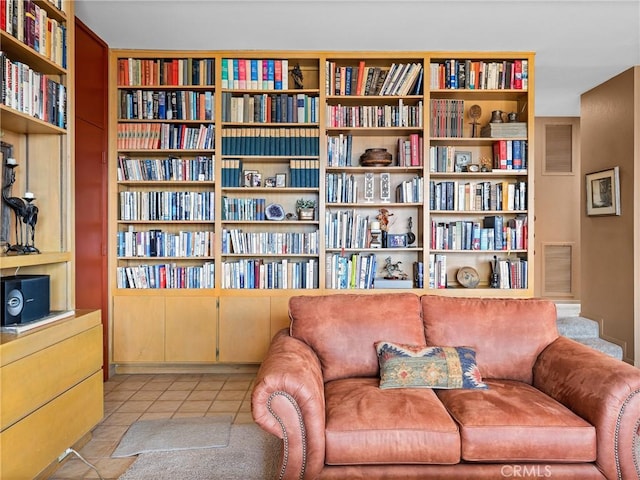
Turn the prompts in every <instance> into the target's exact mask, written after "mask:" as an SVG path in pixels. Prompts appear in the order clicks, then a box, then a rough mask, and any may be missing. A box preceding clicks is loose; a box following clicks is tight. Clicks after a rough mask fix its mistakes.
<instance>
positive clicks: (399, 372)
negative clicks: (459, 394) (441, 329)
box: [375, 342, 488, 389]
mask: <svg viewBox="0 0 640 480" xmlns="http://www.w3.org/2000/svg"><path fill="white" fill-rule="evenodd" d="M375 348H376V352H377V353H378V363H379V364H380V388H383V389H385V388H447V389H451V388H481V389H486V388H488V387H487V385H486V384H485V383H484V382H483V381H482V376H481V375H480V370H479V369H478V365H477V364H476V352H475V351H474V350H472V349H471V348H469V347H425V346H422V345H404V344H399V343H392V342H376V344H375Z"/></svg>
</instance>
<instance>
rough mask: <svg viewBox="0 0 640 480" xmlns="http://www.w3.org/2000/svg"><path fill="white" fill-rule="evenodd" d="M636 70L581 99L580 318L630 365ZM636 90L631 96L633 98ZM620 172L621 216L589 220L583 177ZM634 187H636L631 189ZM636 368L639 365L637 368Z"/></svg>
mask: <svg viewBox="0 0 640 480" xmlns="http://www.w3.org/2000/svg"><path fill="white" fill-rule="evenodd" d="M639 69H640V67H634V68H631V69H629V70H626V71H625V72H623V73H621V74H619V75H617V76H615V77H613V78H611V79H610V80H608V81H606V82H604V83H603V84H601V85H599V86H597V87H595V88H593V89H592V90H589V91H588V92H586V93H584V94H583V95H582V97H581V114H580V116H581V125H580V128H581V170H582V178H583V185H582V194H581V203H582V207H581V215H582V220H581V250H582V255H581V257H582V259H581V271H582V291H581V304H582V314H583V315H584V316H586V317H589V318H592V319H595V320H598V321H599V322H600V323H601V334H602V336H603V337H604V338H606V339H608V340H610V341H613V342H615V343H618V344H620V345H621V346H622V348H623V351H624V359H625V360H626V361H628V362H631V363H633V362H634V359H635V358H634V357H635V351H637V349H634V323H635V325H639V323H640V321H639V319H638V315H639V313H638V300H637V297H638V288H639V287H638V283H640V276H639V273H640V272H639V268H638V255H639V250H640V246H639V242H638V210H639V208H640V207H639V205H638V203H639V202H638V193H637V191H638V190H639V189H640V182H638V180H637V177H638V169H639V166H638V164H639V162H640V155H639V152H638V136H639V135H638V131H639V130H640V124H639V123H640V122H639V121H638V113H637V112H638V110H639V109H640V100H639V95H638V91H637V90H638V83H639V81H638V78H639V76H640V70H639ZM634 90H635V92H634ZM614 166H618V167H620V192H621V208H622V214H621V215H620V216H599V217H594V216H587V215H586V213H585V185H584V183H585V182H584V175H585V174H587V173H591V172H596V171H600V170H604V169H608V168H611V167H614ZM634 185H635V187H634ZM636 364H639V363H638V362H636Z"/></svg>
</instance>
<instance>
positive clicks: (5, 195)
mask: <svg viewBox="0 0 640 480" xmlns="http://www.w3.org/2000/svg"><path fill="white" fill-rule="evenodd" d="M17 166H18V163H17V162H16V159H15V158H7V161H6V163H5V165H4V167H5V168H6V169H7V170H9V172H10V173H9V175H8V177H9V181H8V182H7V183H6V184H5V185H3V186H2V200H3V201H4V203H6V204H7V205H8V206H9V208H11V210H13V214H14V217H15V222H16V224H15V244H14V245H11V244H10V243H8V244H7V252H15V253H17V254H25V253H40V251H39V250H38V249H37V248H36V247H35V244H34V241H35V229H36V222H37V221H38V207H36V206H35V205H34V204H33V201H34V200H35V198H34V196H33V193H31V192H27V193H25V194H24V197H22V198H19V197H11V196H10V195H11V187H12V186H13V184H14V183H15V181H16V175H15V169H16V167H17Z"/></svg>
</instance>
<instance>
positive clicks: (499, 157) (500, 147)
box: [493, 140, 507, 170]
mask: <svg viewBox="0 0 640 480" xmlns="http://www.w3.org/2000/svg"><path fill="white" fill-rule="evenodd" d="M493 168H496V169H500V170H506V169H507V142H506V141H505V140H498V141H497V142H494V143H493Z"/></svg>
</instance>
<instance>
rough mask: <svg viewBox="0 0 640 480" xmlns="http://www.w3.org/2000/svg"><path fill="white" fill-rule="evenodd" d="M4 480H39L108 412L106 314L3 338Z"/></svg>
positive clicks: (0, 419) (0, 470) (0, 471)
mask: <svg viewBox="0 0 640 480" xmlns="http://www.w3.org/2000/svg"><path fill="white" fill-rule="evenodd" d="M0 384H1V388H0V404H2V409H1V410H0V443H1V444H2V449H1V460H0V477H2V478H10V479H15V480H19V479H25V480H26V479H32V478H34V477H36V475H37V474H39V473H40V472H41V471H42V470H44V469H45V468H46V467H47V466H49V464H51V463H52V462H54V461H55V460H56V459H57V457H58V456H59V455H60V454H61V453H62V452H63V451H64V450H65V449H66V448H67V447H70V446H72V445H74V444H75V443H76V442H78V441H79V440H80V439H81V438H82V437H83V436H84V435H85V434H87V433H88V432H90V431H91V429H92V428H93V427H94V426H95V425H97V423H98V422H99V421H100V420H101V419H102V415H103V388H102V326H101V323H100V312H99V311H80V310H79V311H76V314H75V316H73V317H70V318H66V319H63V320H59V321H56V322H54V323H52V324H49V325H44V326H41V327H37V328H36V329H33V330H30V331H28V332H25V333H22V334H7V333H3V334H1V335H0Z"/></svg>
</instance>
